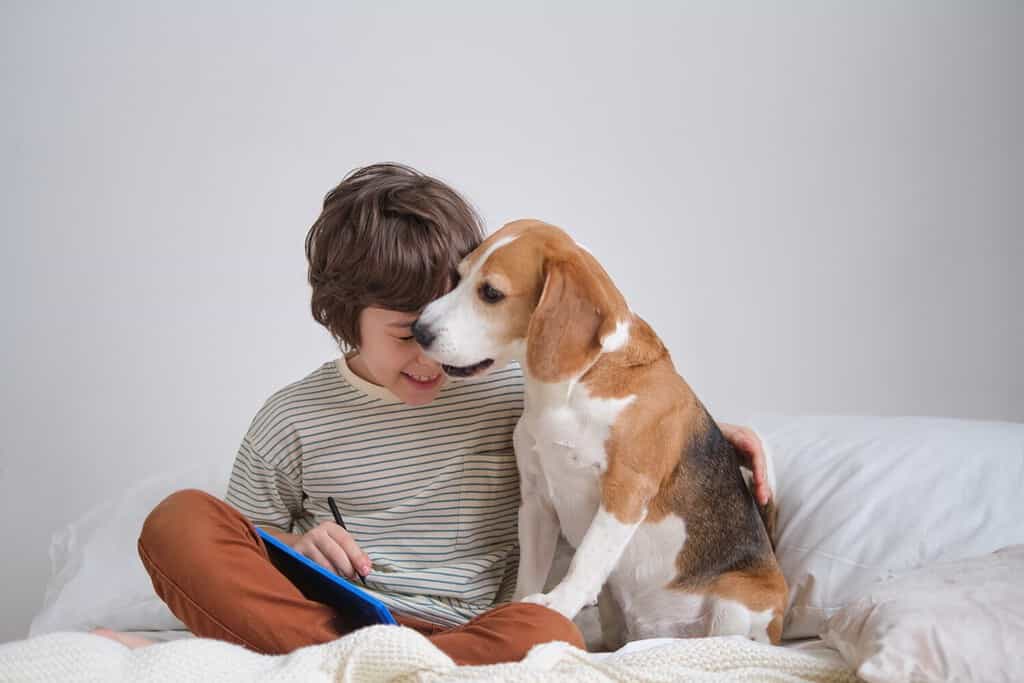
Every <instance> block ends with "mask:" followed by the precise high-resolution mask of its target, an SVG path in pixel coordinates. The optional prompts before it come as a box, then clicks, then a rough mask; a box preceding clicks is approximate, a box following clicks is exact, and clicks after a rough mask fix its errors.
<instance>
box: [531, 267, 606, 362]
mask: <svg viewBox="0 0 1024 683" xmlns="http://www.w3.org/2000/svg"><path fill="white" fill-rule="evenodd" d="M594 265H595V266H596V267H597V272H595V271H594V270H592V269H591V268H589V267H588V264H587V263H585V262H584V261H582V260H576V259H573V260H567V261H566V260H563V261H549V262H547V263H546V264H545V270H546V276H545V279H544V290H543V292H542V293H541V295H540V300H539V301H538V303H537V307H536V308H535V309H534V311H533V315H532V316H531V317H530V323H529V326H528V327H527V331H526V366H527V371H528V372H529V373H530V374H531V375H532V376H533V377H535V378H536V379H538V380H540V381H542V382H559V381H564V380H568V379H572V378H575V377H578V376H579V375H580V374H581V373H582V372H583V371H584V370H585V369H586V368H587V367H589V366H590V365H591V364H592V363H593V362H594V360H596V358H597V356H598V354H600V352H601V340H602V339H604V338H605V337H606V336H608V335H610V334H612V333H613V332H614V331H615V328H616V324H617V323H618V318H619V316H620V315H621V313H622V311H621V309H624V308H625V302H623V301H622V297H621V295H620V294H619V293H618V290H615V288H614V285H611V282H610V281H608V282H607V283H604V282H602V281H601V280H602V277H603V279H604V280H607V279H608V276H607V275H606V274H605V273H604V271H603V269H601V267H600V266H598V265H597V264H596V262H595V263H594ZM609 287H610V289H611V290H612V292H613V293H614V296H613V297H611V298H612V300H611V301H609V300H607V299H608V298H609V295H610V294H612V292H609V291H608V290H609ZM618 304H621V306H620V305H618Z"/></svg>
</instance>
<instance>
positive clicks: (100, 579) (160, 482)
mask: <svg viewBox="0 0 1024 683" xmlns="http://www.w3.org/2000/svg"><path fill="white" fill-rule="evenodd" d="M230 466H231V463H230V461H229V462H227V463H224V464H219V465H216V466H204V467H195V468H191V469H187V470H183V471H180V472H174V473H169V474H163V475H159V476H156V477H152V478H149V479H146V480H145V481H142V482H140V483H139V484H136V485H135V486H133V487H132V488H130V489H128V490H127V491H126V492H125V493H124V495H122V496H121V497H120V498H119V499H118V500H113V501H109V502H106V503H102V504H100V505H98V506H97V507H95V508H93V509H92V510H90V511H89V512H88V513H86V514H85V515H84V516H83V517H82V518H81V519H79V520H77V521H75V522H72V523H71V524H69V525H68V526H67V527H65V528H64V529H61V530H60V531H58V532H57V533H55V534H54V536H53V540H52V541H51V542H50V565H51V573H50V580H49V582H48V583H47V586H46V596H45V598H44V599H43V608H42V610H41V611H40V612H39V613H38V614H37V615H36V617H35V618H34V619H33V620H32V625H31V626H30V627H29V635H30V636H36V635H39V634H42V633H49V632H52V631H78V630H86V629H90V628H93V627H95V626H106V627H108V628H112V629H115V630H129V631H130V630H167V629H184V628H185V626H184V625H183V624H182V623H181V622H180V621H179V620H178V619H176V618H175V617H174V615H173V614H171V611H170V610H169V609H168V608H167V606H166V605H165V604H164V603H163V601H162V600H160V598H158V597H157V595H156V593H155V592H154V591H153V584H152V582H151V581H150V579H149V574H147V573H146V570H145V569H144V568H143V566H142V561H141V560H140V559H139V554H138V550H137V549H136V544H137V542H138V540H139V532H140V531H141V529H142V523H143V522H144V521H145V519H146V516H147V515H148V514H149V512H150V511H151V510H152V509H153V508H154V507H156V505H157V504H158V503H159V502H160V501H161V500H163V499H164V498H165V497H166V496H167V495H168V494H170V493H172V492H174V491H177V490H179V489H184V488H199V489H203V490H205V491H208V492H210V493H212V494H214V495H217V496H221V497H223V495H224V492H225V491H226V490H227V482H228V477H229V476H230Z"/></svg>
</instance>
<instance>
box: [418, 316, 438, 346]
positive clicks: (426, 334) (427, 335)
mask: <svg viewBox="0 0 1024 683" xmlns="http://www.w3.org/2000/svg"><path fill="white" fill-rule="evenodd" d="M412 336H413V337H414V338H415V339H416V343H417V344H419V345H420V346H422V347H423V348H425V349H429V348H430V345H431V344H432V343H433V342H434V337H436V336H437V335H435V334H434V333H433V332H431V331H430V330H429V329H428V328H427V326H426V325H424V324H423V323H422V322H420V321H419V320H417V321H416V322H414V323H413V324H412Z"/></svg>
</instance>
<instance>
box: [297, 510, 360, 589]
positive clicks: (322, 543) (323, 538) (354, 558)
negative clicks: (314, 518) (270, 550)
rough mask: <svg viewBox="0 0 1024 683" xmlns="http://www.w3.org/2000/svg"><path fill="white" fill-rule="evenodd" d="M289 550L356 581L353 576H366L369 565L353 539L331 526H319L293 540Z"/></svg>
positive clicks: (330, 524)
mask: <svg viewBox="0 0 1024 683" xmlns="http://www.w3.org/2000/svg"><path fill="white" fill-rule="evenodd" d="M293 538H295V542H294V543H292V544H291V546H292V548H293V549H294V550H295V551H297V552H299V553H302V554H303V555H305V556H306V557H308V558H309V559H311V560H313V561H314V562H316V563H317V564H319V565H320V566H321V567H326V568H327V569H330V570H331V571H333V572H335V573H337V574H340V575H342V576H344V577H345V578H347V579H354V578H356V573H357V572H358V574H359V575H360V576H366V575H367V574H369V573H370V570H371V569H372V565H371V564H370V558H369V557H367V555H366V553H364V552H363V551H362V550H361V549H360V548H359V545H358V544H357V543H356V541H355V539H354V538H352V535H351V534H349V533H348V532H347V531H345V529H343V528H341V527H340V526H338V525H337V524H335V523H334V522H320V524H318V525H317V526H316V527H314V528H312V529H310V530H309V531H307V532H306V533H304V534H302V535H301V536H294V537H293Z"/></svg>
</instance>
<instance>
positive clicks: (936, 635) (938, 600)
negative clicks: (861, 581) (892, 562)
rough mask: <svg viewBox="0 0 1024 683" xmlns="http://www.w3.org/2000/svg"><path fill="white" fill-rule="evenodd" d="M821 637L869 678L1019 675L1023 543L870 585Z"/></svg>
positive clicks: (877, 681)
mask: <svg viewBox="0 0 1024 683" xmlns="http://www.w3.org/2000/svg"><path fill="white" fill-rule="evenodd" d="M823 638H824V639H825V642H827V643H828V644H830V645H832V646H833V647H834V648H836V649H837V650H839V652H840V653H841V654H842V655H843V658H844V659H845V660H846V662H847V664H849V665H850V667H851V668H854V669H856V670H857V675H858V676H859V677H860V678H862V679H864V680H865V681H868V683H889V682H892V683H897V682H899V683H904V682H906V681H913V682H915V683H918V682H920V683H932V682H935V683H939V682H945V681H987V682H989V683H995V682H996V681H1007V682H1008V683H1009V682H1011V681H1012V682H1014V683H1019V681H1024V654H1022V652H1021V648H1022V647H1024V546H1013V547H1010V548H1006V549H1004V550H1001V551H999V552H997V553H995V554H992V555H985V556H983V557H978V558H972V559H969V560H960V561H959V562H953V563H948V564H938V565H932V566H931V567H928V568H926V569H920V570H917V571H914V572H910V573H908V574H906V575H904V576H901V577H900V578H898V579H895V580H892V581H889V582H887V583H883V584H881V585H879V586H876V587H875V588H873V589H872V590H871V593H870V595H869V596H868V597H865V598H861V599H860V600H858V601H857V602H854V603H852V604H850V605H847V606H846V607H844V608H843V609H841V610H840V611H839V612H837V613H836V614H834V615H833V616H832V617H831V618H830V619H829V620H828V623H827V624H826V627H825V632H824V634H823Z"/></svg>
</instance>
